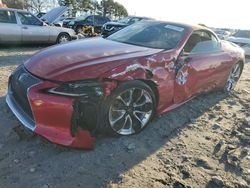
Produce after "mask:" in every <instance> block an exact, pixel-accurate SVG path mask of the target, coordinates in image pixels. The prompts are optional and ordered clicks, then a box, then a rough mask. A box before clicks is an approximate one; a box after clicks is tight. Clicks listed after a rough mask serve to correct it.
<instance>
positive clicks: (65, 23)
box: [63, 17, 76, 27]
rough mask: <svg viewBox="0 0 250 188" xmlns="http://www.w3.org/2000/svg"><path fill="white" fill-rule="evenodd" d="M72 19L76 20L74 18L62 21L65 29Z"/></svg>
mask: <svg viewBox="0 0 250 188" xmlns="http://www.w3.org/2000/svg"><path fill="white" fill-rule="evenodd" d="M74 19H76V18H75V17H66V18H65V19H63V27H67V25H68V23H69V22H71V21H72V20H74Z"/></svg>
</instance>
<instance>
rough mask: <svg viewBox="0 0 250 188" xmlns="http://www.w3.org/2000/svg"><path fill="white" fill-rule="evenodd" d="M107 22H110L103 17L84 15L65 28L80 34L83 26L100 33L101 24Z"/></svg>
mask: <svg viewBox="0 0 250 188" xmlns="http://www.w3.org/2000/svg"><path fill="white" fill-rule="evenodd" d="M108 21H110V19H109V18H107V17H104V16H98V15H85V16H79V17H77V18H76V19H75V20H72V21H70V22H69V23H68V25H67V26H68V27H70V28H72V29H74V30H75V32H76V33H81V32H82V31H83V30H82V27H84V26H92V27H94V31H95V32H96V33H101V28H102V26H103V24H105V23H106V22H108Z"/></svg>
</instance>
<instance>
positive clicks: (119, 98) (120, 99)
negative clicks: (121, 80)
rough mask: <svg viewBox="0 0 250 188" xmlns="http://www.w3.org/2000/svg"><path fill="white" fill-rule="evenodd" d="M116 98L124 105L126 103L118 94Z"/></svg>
mask: <svg viewBox="0 0 250 188" xmlns="http://www.w3.org/2000/svg"><path fill="white" fill-rule="evenodd" d="M116 99H118V100H119V101H121V102H122V103H123V104H124V105H127V103H126V102H125V101H124V99H123V98H122V97H121V96H118V97H117V98H116Z"/></svg>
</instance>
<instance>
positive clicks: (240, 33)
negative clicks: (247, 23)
mask: <svg viewBox="0 0 250 188" xmlns="http://www.w3.org/2000/svg"><path fill="white" fill-rule="evenodd" d="M233 36H234V37H240V38H250V31H247V30H240V31H238V32H236V33H235V34H234V35H233Z"/></svg>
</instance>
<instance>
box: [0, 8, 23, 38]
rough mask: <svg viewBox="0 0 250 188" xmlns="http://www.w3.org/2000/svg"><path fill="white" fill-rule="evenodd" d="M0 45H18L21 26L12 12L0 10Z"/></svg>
mask: <svg viewBox="0 0 250 188" xmlns="http://www.w3.org/2000/svg"><path fill="white" fill-rule="evenodd" d="M0 28H1V29H0V43H20V42H21V38H22V35H21V26H20V25H19V24H18V23H17V19H16V15H15V12H14V11H10V10H0Z"/></svg>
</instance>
